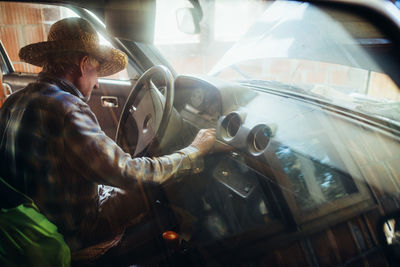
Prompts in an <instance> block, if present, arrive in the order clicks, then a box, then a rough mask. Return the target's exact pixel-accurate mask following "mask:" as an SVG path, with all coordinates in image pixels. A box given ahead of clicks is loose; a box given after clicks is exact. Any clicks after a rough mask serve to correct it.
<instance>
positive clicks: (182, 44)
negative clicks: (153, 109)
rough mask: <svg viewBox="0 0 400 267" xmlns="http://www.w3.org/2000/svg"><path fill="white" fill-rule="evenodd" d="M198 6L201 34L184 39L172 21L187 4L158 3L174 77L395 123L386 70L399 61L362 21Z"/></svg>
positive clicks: (395, 100)
mask: <svg viewBox="0 0 400 267" xmlns="http://www.w3.org/2000/svg"><path fill="white" fill-rule="evenodd" d="M200 4H201V7H202V10H201V11H202V19H201V21H200V24H199V32H198V33H195V34H187V33H184V32H182V31H180V30H179V29H178V24H177V20H176V17H177V14H178V12H177V11H178V10H180V9H182V8H184V7H192V6H191V4H190V2H189V1H182V0H174V1H157V20H156V30H155V45H156V47H157V48H158V49H159V51H160V52H161V54H162V55H163V56H164V57H165V58H166V59H167V60H168V62H169V63H170V64H171V65H172V66H173V68H174V69H175V70H176V71H177V72H178V74H191V73H196V74H207V75H210V76H215V77H217V78H220V79H224V80H227V81H235V82H241V83H244V84H247V85H251V86H254V87H257V88H258V89H261V90H268V89H272V90H278V91H282V92H288V91H289V92H291V93H295V94H301V95H306V96H310V97H313V98H317V99H319V100H321V101H327V102H330V103H332V104H334V105H338V106H341V107H345V108H348V109H350V110H353V111H357V112H359V113H363V114H368V115H370V116H373V117H377V118H380V119H383V120H385V121H390V122H392V123H399V122H400V112H399V111H400V105H399V100H400V91H399V88H398V87H397V86H396V84H395V83H394V82H393V80H392V79H391V78H390V77H389V75H387V74H386V73H385V70H387V69H386V68H388V69H389V67H388V66H392V65H393V66H394V65H395V64H397V63H394V62H392V60H393V59H392V58H390V57H389V56H388V55H389V54H390V51H391V47H392V45H391V41H390V40H389V39H388V38H386V36H385V35H384V34H383V33H382V32H380V31H379V30H378V29H377V28H376V27H375V26H373V25H372V24H370V23H369V22H367V21H365V20H364V19H363V18H361V17H358V16H355V15H354V14H350V13H346V12H343V11H339V10H336V9H332V8H323V9H322V8H319V7H316V6H313V5H311V4H308V3H297V2H281V1H277V2H268V1H261V0H260V1H257V0H253V1H240V0H236V1H231V0H214V1H200ZM385 66H386V68H385Z"/></svg>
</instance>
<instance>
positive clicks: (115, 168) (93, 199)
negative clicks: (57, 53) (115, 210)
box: [0, 73, 202, 250]
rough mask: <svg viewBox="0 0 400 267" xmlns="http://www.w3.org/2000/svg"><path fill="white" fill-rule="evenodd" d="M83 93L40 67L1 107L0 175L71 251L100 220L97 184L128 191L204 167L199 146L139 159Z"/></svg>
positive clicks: (77, 247)
mask: <svg viewBox="0 0 400 267" xmlns="http://www.w3.org/2000/svg"><path fill="white" fill-rule="evenodd" d="M84 100H85V99H84V97H83V95H82V94H81V93H80V91H79V90H78V89H77V88H76V87H74V86H73V85H72V84H71V83H69V82H68V81H65V80H62V79H58V78H54V77H51V76H49V75H47V74H44V73H41V74H40V75H39V79H38V81H37V82H35V83H31V84H29V85H28V86H27V87H26V88H24V89H22V90H20V91H18V92H16V93H14V94H12V95H11V96H10V97H9V98H8V99H7V100H6V102H5V103H4V105H3V107H2V108H1V109H0V159H1V160H0V177H4V179H5V180H6V181H7V182H8V183H9V184H11V185H12V186H14V187H15V188H17V189H18V190H20V191H22V192H24V193H26V194H27V195H29V196H30V197H31V198H32V199H33V200H34V201H35V203H36V204H37V206H38V207H39V209H40V210H41V212H42V213H44V214H45V215H46V217H47V218H48V219H49V220H50V221H52V222H53V223H54V224H56V225H57V226H58V228H59V230H60V232H61V233H62V234H63V235H64V237H65V239H66V242H67V243H68V244H69V245H70V246H71V249H72V250H76V249H79V248H81V247H82V242H81V240H80V234H81V233H82V231H84V227H85V225H87V224H88V223H89V222H90V219H93V218H96V216H97V215H98V212H99V209H100V208H101V205H100V203H101V201H100V200H99V191H98V185H100V184H102V185H109V186H113V187H118V188H121V189H125V190H129V189H131V188H134V187H137V186H138V185H140V184H146V183H154V184H160V183H163V182H165V181H166V180H168V179H170V178H171V177H175V176H178V175H184V174H189V173H196V172H199V171H201V169H202V161H201V159H199V158H198V150H197V149H196V148H193V147H190V146H189V147H187V148H184V149H182V150H180V151H178V152H176V153H174V154H171V155H168V156H163V157H157V158H146V157H142V158H133V159H132V157H131V156H130V155H129V154H127V153H125V152H124V151H122V150H121V148H120V147H119V146H118V145H117V144H116V143H115V142H114V141H113V140H112V139H110V138H109V137H107V136H106V135H105V134H104V132H103V131H102V130H101V129H100V126H99V124H98V122H97V119H96V117H95V115H94V114H93V112H92V111H91V110H90V108H89V106H88V105H87V104H86V103H85V101H84Z"/></svg>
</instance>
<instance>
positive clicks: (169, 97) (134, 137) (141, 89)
mask: <svg viewBox="0 0 400 267" xmlns="http://www.w3.org/2000/svg"><path fill="white" fill-rule="evenodd" d="M160 76H161V77H162V78H163V79H164V84H165V87H164V88H163V89H164V90H161V88H157V87H156V86H155V84H154V83H153V82H152V79H155V78H157V79H159V77H160ZM173 100H174V85H173V76H172V74H171V72H170V71H169V70H168V69H167V68H166V67H164V66H161V65H158V66H153V67H151V68H150V69H148V70H147V71H146V72H145V73H143V75H142V76H141V77H140V78H139V80H138V81H137V83H136V85H135V86H134V87H133V89H132V91H131V92H130V94H129V96H128V99H127V100H126V102H125V106H124V108H123V110H122V114H121V117H120V119H119V122H118V128H117V134H116V142H117V144H119V145H120V146H121V147H122V148H123V149H124V151H127V152H129V153H130V154H131V155H132V156H137V155H140V154H144V153H145V152H146V151H147V149H148V148H152V147H153V146H156V145H157V144H160V143H161V140H162V138H163V136H164V134H165V132H166V129H167V126H168V122H169V119H170V117H171V113H172V109H173ZM160 110H162V112H161V113H160ZM146 148H147V149H146Z"/></svg>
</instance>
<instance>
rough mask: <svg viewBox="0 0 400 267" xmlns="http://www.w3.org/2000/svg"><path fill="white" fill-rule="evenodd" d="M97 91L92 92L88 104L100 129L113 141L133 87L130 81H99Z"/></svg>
mask: <svg viewBox="0 0 400 267" xmlns="http://www.w3.org/2000/svg"><path fill="white" fill-rule="evenodd" d="M99 85H100V87H99V89H97V90H94V91H93V92H92V96H91V97H90V100H89V102H88V104H89V106H90V108H91V109H92V111H93V112H94V114H96V117H97V120H98V121H99V124H100V127H101V129H103V131H104V132H105V133H106V134H107V135H108V136H109V137H110V138H112V139H113V140H114V139H115V134H116V132H117V126H118V121H119V117H120V115H121V112H122V109H123V108H124V105H125V101H126V99H127V97H128V95H129V93H130V92H131V89H132V87H133V85H132V83H131V82H130V81H119V80H103V79H100V80H99Z"/></svg>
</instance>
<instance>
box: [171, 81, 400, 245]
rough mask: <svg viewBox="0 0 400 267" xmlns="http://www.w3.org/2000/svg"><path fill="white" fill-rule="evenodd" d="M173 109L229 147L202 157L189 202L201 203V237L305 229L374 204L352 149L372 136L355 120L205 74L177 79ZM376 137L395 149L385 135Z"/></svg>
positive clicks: (372, 136)
mask: <svg viewBox="0 0 400 267" xmlns="http://www.w3.org/2000/svg"><path fill="white" fill-rule="evenodd" d="M272 89H273V88H272ZM174 106H175V108H176V109H177V111H178V112H179V114H180V116H181V117H182V119H183V120H184V121H186V122H187V123H188V124H190V125H191V126H192V127H194V128H196V129H201V128H216V130H217V139H218V140H219V141H220V142H223V143H224V144H226V145H228V146H229V147H230V148H231V150H230V151H229V152H224V153H222V154H217V155H211V156H208V157H207V158H206V160H205V171H204V172H203V173H202V174H201V176H202V178H201V179H200V180H201V181H203V182H204V183H206V185H202V186H196V188H203V189H204V188H206V189H204V190H203V191H201V192H199V193H198V195H197V197H195V198H197V199H202V201H201V203H200V204H198V205H199V206H196V207H197V208H195V209H194V210H195V211H193V213H194V214H197V215H196V216H195V217H196V218H198V222H203V224H204V225H202V226H201V227H199V229H209V233H208V235H206V234H204V233H197V234H198V236H197V238H199V239H200V240H201V239H202V238H205V239H208V240H215V239H220V238H225V237H227V236H230V235H232V234H238V233H244V232H249V231H250V230H251V229H258V230H257V231H259V227H260V226H263V225H264V226H265V225H269V226H271V225H276V224H278V225H280V226H282V222H284V221H287V220H291V219H293V220H294V222H295V223H296V224H298V225H302V226H303V227H304V229H312V228H313V227H314V226H315V224H318V221H319V220H320V219H321V220H322V218H324V217H326V216H329V214H331V213H332V212H336V211H338V210H343V209H350V208H354V207H358V208H354V209H355V211H354V212H359V211H361V210H363V209H366V208H368V206H371V205H372V204H373V202H374V201H373V198H372V197H371V194H370V192H369V190H368V187H367V185H366V183H365V182H364V181H365V174H364V172H363V169H362V168H360V167H359V161H358V158H357V157H358V154H357V151H356V150H357V149H360V147H362V146H363V143H362V142H361V140H363V139H368V140H374V139H376V132H375V131H374V129H373V128H369V127H366V126H365V125H363V127H360V123H361V122H360V121H357V120H354V119H350V118H349V117H346V116H345V115H343V114H340V113H338V112H335V111H333V110H332V109H330V108H329V107H328V106H322V105H320V104H319V103H313V102H310V101H307V100H305V99H300V98H294V97H292V96H288V95H285V94H282V93H277V92H276V90H275V91H274V90H269V88H257V87H252V88H251V87H247V86H244V85H240V84H233V83H226V82H224V81H220V80H218V79H213V78H210V77H205V76H178V77H177V78H176V80H175V102H174ZM353 135H356V136H359V137H360V138H361V139H357V140H354V138H352V136H353ZM379 135H380V136H379V138H381V140H383V142H387V144H389V143H390V144H393V145H394V143H395V141H394V139H393V138H392V137H391V136H389V135H387V134H382V133H380V134H379ZM351 147H353V148H354V150H351V149H349V148H351ZM354 151H356V152H354ZM183 191H184V190H183ZM195 191H196V190H192V191H190V194H191V195H190V197H191V198H193V197H194V196H196V193H194V192H195ZM174 193H175V194H176V195H179V193H177V192H174ZM181 193H182V192H181ZM190 197H189V196H186V197H183V199H187V198H190ZM183 205H185V206H186V208H185V209H186V210H191V209H192V210H193V207H192V208H191V207H187V205H189V206H190V204H188V202H186V203H185V204H183ZM250 210H252V211H253V214H249V213H248V212H249V211H250ZM199 211H202V212H200V213H199ZM206 211H207V212H206ZM210 216H211V217H210ZM339 217H340V216H339ZM201 218H203V219H201ZM210 218H212V222H210ZM240 218H247V219H249V220H247V219H240ZM251 218H253V219H251ZM290 218H291V219H290ZM331 219H335V220H340V218H338V217H331ZM202 220H203V221H202ZM251 221H252V222H257V223H251ZM277 222H280V223H277ZM272 228H274V227H272ZM272 228H268V229H272ZM216 229H219V230H218V231H219V232H218V231H217V230H216ZM274 229H279V227H278V228H274ZM277 231H278V230H277ZM217 232H218V233H219V234H218V236H213V234H212V233H217Z"/></svg>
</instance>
